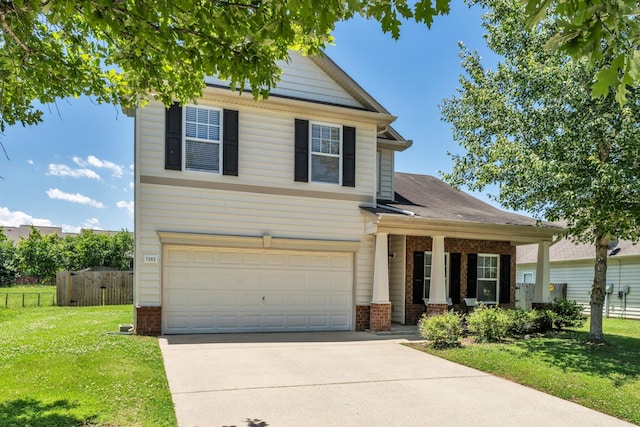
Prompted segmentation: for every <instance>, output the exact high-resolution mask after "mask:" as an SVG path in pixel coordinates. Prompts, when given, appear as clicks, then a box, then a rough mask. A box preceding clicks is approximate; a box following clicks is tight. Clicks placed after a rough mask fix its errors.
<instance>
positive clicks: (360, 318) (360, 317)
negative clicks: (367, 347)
mask: <svg viewBox="0 0 640 427" xmlns="http://www.w3.org/2000/svg"><path fill="white" fill-rule="evenodd" d="M370 312H371V311H370V307H369V306H368V305H356V331H364V330H366V329H369V319H370Z"/></svg>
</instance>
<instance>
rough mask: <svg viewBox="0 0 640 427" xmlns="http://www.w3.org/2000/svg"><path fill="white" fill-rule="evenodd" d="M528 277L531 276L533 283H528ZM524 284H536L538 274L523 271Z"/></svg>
mask: <svg viewBox="0 0 640 427" xmlns="http://www.w3.org/2000/svg"><path fill="white" fill-rule="evenodd" d="M527 275H531V282H527V281H526V279H525V277H526V276H527ZM522 283H536V272H535V271H523V272H522Z"/></svg>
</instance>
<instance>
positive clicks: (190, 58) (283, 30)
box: [0, 0, 449, 131]
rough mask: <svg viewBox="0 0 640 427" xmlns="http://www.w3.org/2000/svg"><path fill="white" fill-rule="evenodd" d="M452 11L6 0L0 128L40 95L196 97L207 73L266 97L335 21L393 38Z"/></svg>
mask: <svg viewBox="0 0 640 427" xmlns="http://www.w3.org/2000/svg"><path fill="white" fill-rule="evenodd" d="M448 11H449V4H448V1H438V2H436V3H435V5H433V4H432V2H431V1H428V0H420V1H418V2H416V3H414V4H413V5H412V6H410V5H408V4H407V2H406V0H383V1H373V0H329V1H325V2H322V3H321V4H320V3H318V2H316V1H313V0H288V1H263V0H240V1H237V0H200V1H192V0H173V1H169V2H167V1H157V0H119V1H112V0H76V1H66V0H52V1H42V0H40V1H37V0H35V1H29V0H15V1H2V2H0V76H1V77H0V79H1V81H0V100H1V102H0V131H1V130H3V129H4V127H5V126H6V125H13V124H15V123H22V124H23V125H25V124H35V123H38V122H39V121H40V120H41V116H42V113H41V111H39V110H38V109H37V108H36V107H35V106H34V101H39V102H40V103H43V104H47V103H51V102H54V101H55V100H56V99H58V98H64V97H69V96H75V97H77V96H80V95H88V96H91V97H93V98H95V99H96V100H97V101H98V102H108V103H113V104H117V105H121V106H123V107H125V108H130V107H135V106H136V105H138V104H139V103H144V102H145V101H147V100H148V98H149V97H150V96H151V95H153V96H154V97H156V98H157V99H158V100H160V101H162V102H164V103H165V104H166V105H169V104H170V103H171V102H172V101H173V100H180V101H188V100H193V99H196V98H197V97H198V96H199V95H200V94H201V91H202V88H203V81H204V77H205V76H206V75H217V76H219V77H220V78H222V79H228V80H229V82H230V84H231V87H232V88H236V89H243V88H244V87H245V86H249V87H251V89H252V92H253V95H254V96H255V97H256V98H257V97H260V96H266V95H267V94H268V91H269V90H270V88H272V87H273V86H274V84H275V83H276V81H277V79H278V76H279V73H280V69H279V67H278V66H277V63H276V62H277V61H281V60H286V59H287V58H288V54H287V50H288V49H294V50H298V51H300V52H303V53H317V52H319V51H320V49H321V48H323V47H324V46H326V44H327V43H328V42H330V41H331V36H330V32H331V30H332V29H333V28H334V25H335V23H336V22H337V21H340V20H345V19H349V18H351V17H353V16H354V14H356V13H357V14H360V15H363V16H365V17H367V18H373V19H376V20H378V21H379V22H380V23H381V26H382V29H383V30H384V31H386V32H391V33H392V35H393V36H394V37H396V38H397V37H398V36H399V28H400V20H401V19H405V18H411V17H412V18H413V19H415V20H416V21H418V22H424V23H426V24H427V25H431V22H432V20H433V17H434V16H435V15H438V14H442V13H448Z"/></svg>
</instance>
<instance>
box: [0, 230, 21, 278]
mask: <svg viewBox="0 0 640 427" xmlns="http://www.w3.org/2000/svg"><path fill="white" fill-rule="evenodd" d="M16 261H17V254H16V247H15V246H14V244H13V242H12V241H11V240H9V239H8V238H7V236H5V234H4V230H3V229H2V227H0V286H10V285H12V284H14V283H15V281H16V274H17V271H18V269H17V262H16Z"/></svg>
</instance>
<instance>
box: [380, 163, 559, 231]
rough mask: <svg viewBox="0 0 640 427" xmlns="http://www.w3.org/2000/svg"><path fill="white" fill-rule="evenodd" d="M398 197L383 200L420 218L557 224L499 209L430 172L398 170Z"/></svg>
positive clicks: (549, 225) (498, 222) (515, 223)
mask: <svg viewBox="0 0 640 427" xmlns="http://www.w3.org/2000/svg"><path fill="white" fill-rule="evenodd" d="M395 198H396V200H394V201H390V202H386V203H384V204H385V205H387V206H391V207H393V208H396V209H402V210H406V211H410V212H413V213H415V214H416V216H418V217H421V218H429V219H443V220H449V221H464V222H475V223H484V224H501V225H520V226H533V227H535V226H536V225H542V226H545V227H558V226H557V225H556V224H551V223H548V222H541V223H540V224H538V222H537V220H536V219H534V218H530V217H527V216H524V215H519V214H516V213H512V212H506V211H503V210H500V209H498V208H496V207H494V206H491V205H490V204H488V203H485V202H483V201H482V200H479V199H477V198H475V197H473V196H471V195H469V194H467V193H464V192H462V191H458V190H456V189H455V188H453V187H452V186H450V185H449V184H447V183H445V182H444V181H442V180H440V179H438V178H436V177H434V176H431V175H417V174H411V173H402V172H396V173H395Z"/></svg>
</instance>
